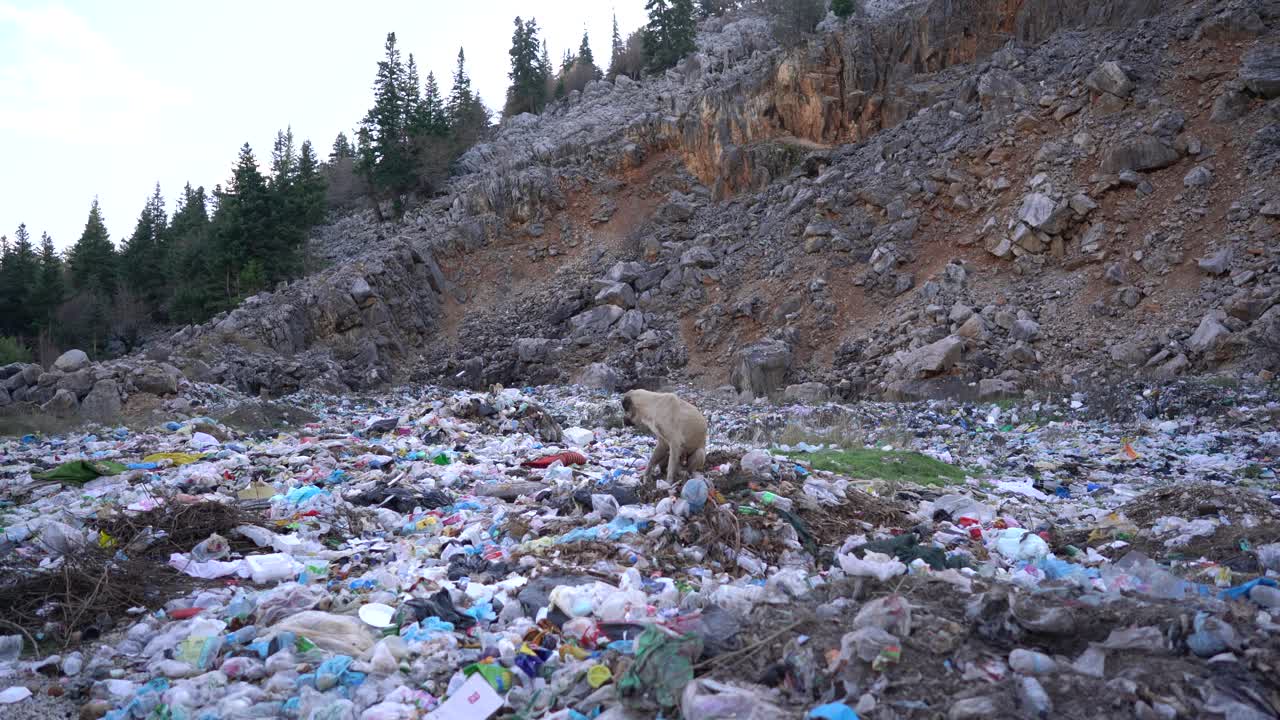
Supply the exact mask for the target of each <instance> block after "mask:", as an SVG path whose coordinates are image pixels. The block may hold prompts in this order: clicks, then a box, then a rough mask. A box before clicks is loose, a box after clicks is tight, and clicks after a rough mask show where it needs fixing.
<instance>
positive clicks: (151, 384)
mask: <svg viewBox="0 0 1280 720" xmlns="http://www.w3.org/2000/svg"><path fill="white" fill-rule="evenodd" d="M178 376H179V373H178V371H177V368H169V367H168V366H164V365H143V366H142V367H140V368H137V369H136V370H134V371H133V373H131V374H130V375H129V381H130V382H132V383H133V386H134V387H135V388H137V390H138V392H144V393H151V394H152V395H173V394H175V393H177V392H178Z"/></svg>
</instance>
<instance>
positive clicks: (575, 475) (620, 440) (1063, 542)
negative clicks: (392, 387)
mask: <svg viewBox="0 0 1280 720" xmlns="http://www.w3.org/2000/svg"><path fill="white" fill-rule="evenodd" d="M1224 392H1227V391H1224ZM1229 394H1230V395H1231V402H1230V404H1229V407H1227V408H1225V409H1223V407H1221V406H1215V408H1214V409H1210V410H1206V411H1205V412H1203V413H1197V411H1196V405H1195V403H1194V402H1192V401H1187V402H1185V403H1183V404H1182V405H1177V406H1176V407H1175V406H1173V405H1166V406H1164V407H1163V408H1152V407H1151V406H1150V403H1148V402H1146V400H1145V399H1144V396H1142V395H1141V394H1137V395H1135V397H1134V402H1133V408H1132V411H1125V412H1120V413H1110V414H1105V413H1102V412H1100V411H1099V409H1097V408H1093V407H1091V406H1090V404H1089V399H1088V398H1087V397H1086V396H1073V397H1070V398H1063V399H1061V400H1059V401H1042V402H1038V403H1031V402H1026V403H1015V404H1008V403H1002V404H989V403H987V404H964V403H955V402H941V401H939V402H926V403H914V404H905V405H903V404H897V405H895V404H876V403H863V404H858V405H835V404H827V405H822V406H816V407H809V406H799V405H795V406H774V405H767V404H763V403H756V404H752V405H733V404H724V403H721V402H719V401H717V400H715V399H714V398H713V397H710V396H703V395H701V394H699V393H697V392H695V391H691V390H690V391H687V392H685V396H686V397H689V398H690V399H693V400H695V401H696V403H697V404H698V405H699V407H701V408H703V410H704V411H705V412H706V414H707V416H708V420H709V423H710V432H709V438H710V445H709V447H708V454H707V462H706V468H705V470H704V471H703V472H697V473H694V474H693V475H692V476H682V477H680V478H679V479H678V481H677V482H676V483H675V484H674V485H668V484H667V482H666V480H665V477H663V478H659V479H656V480H655V479H654V478H653V477H652V476H651V475H647V474H646V472H645V471H646V469H647V468H646V467H645V463H646V461H647V459H648V457H649V454H650V452H651V451H652V449H653V442H654V441H653V439H652V438H649V437H646V436H644V435H642V434H638V433H637V432H635V431H634V430H632V429H631V428H625V427H623V426H622V424H621V423H620V421H619V417H620V410H619V407H618V400H619V396H618V395H610V394H606V393H602V392H599V391H594V392H593V391H587V390H584V389H581V388H574V387H567V388H564V387H559V388H525V389H502V388H494V389H493V390H492V391H490V392H487V393H472V392H459V391H455V390H446V389H441V388H434V387H426V388H415V389H412V390H402V391H399V392H395V393H390V394H386V395H382V396H378V397H370V398H362V399H355V398H334V397H326V396H323V395H320V394H315V393H303V394H299V395H296V396H293V397H290V398H287V399H286V400H285V402H288V403H291V404H292V405H293V406H296V407H298V408H301V409H305V410H306V411H308V413H309V415H308V416H309V417H314V418H316V419H315V421H314V422H307V423H305V424H303V425H295V426H291V425H287V424H285V425H282V426H277V427H275V428H262V429H258V430H256V431H253V432H246V431H244V430H242V429H237V428H235V427H232V426H230V425H224V424H222V423H220V422H219V421H218V420H216V419H214V418H213V417H177V418H174V419H173V420H172V421H170V422H167V423H165V424H163V425H159V426H154V427H144V428H124V427H121V428H102V427H97V428H92V429H89V430H81V431H76V432H69V433H64V434H60V435H36V434H32V435H27V436H23V437H12V438H2V439H0V704H3V705H4V708H0V715H3V716H4V717H37V716H44V715H40V713H52V714H53V715H54V716H56V715H57V714H59V713H61V714H63V715H65V716H75V717H80V718H84V719H86V720H93V719H96V718H106V719H107V720H141V719H142V718H166V719H171V720H179V719H187V718H190V719H192V720H195V719H202V718H220V719H230V718H298V719H304V720H356V719H360V720H409V719H415V718H433V719H439V720H445V719H449V720H462V719H466V720H480V719H482V718H490V717H492V718H521V719H524V720H530V719H533V718H543V719H548V720H550V719H554V720H582V719H584V718H599V719H601V720H620V719H622V718H667V719H669V720H674V719H676V718H686V719H689V720H715V719H719V718H724V719H728V718H758V719H764V718H797V719H800V718H823V719H835V720H851V719H852V720H856V719H857V718H950V719H952V720H960V719H963V718H997V717H1035V718H1048V717H1080V718H1083V717H1090V718H1101V717H1124V718H1131V717H1137V718H1193V717H1194V718H1202V717H1210V718H1268V717H1276V716H1277V713H1278V712H1280V585H1278V583H1277V580H1278V579H1280V483H1277V479H1276V468H1277V458H1278V457H1280V430H1278V429H1277V418H1278V417H1280V405H1278V404H1277V403H1276V401H1275V400H1274V399H1273V397H1271V396H1268V395H1267V394H1266V393H1263V392H1251V391H1248V390H1233V391H1229ZM1175 396H1176V393H1175V391H1174V390H1166V392H1165V397H1166V398H1169V397H1175ZM1162 402H1172V401H1169V400H1167V399H1166V400H1162Z"/></svg>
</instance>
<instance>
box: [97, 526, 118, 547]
mask: <svg viewBox="0 0 1280 720" xmlns="http://www.w3.org/2000/svg"><path fill="white" fill-rule="evenodd" d="M116 544H117V543H116V539H115V538H113V537H111V536H110V535H108V534H106V533H105V532H103V531H101V530H99V531H98V547H100V548H103V549H104V550H105V549H110V548H113V547H115V546H116Z"/></svg>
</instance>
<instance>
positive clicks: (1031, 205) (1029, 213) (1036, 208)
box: [1018, 193, 1054, 228]
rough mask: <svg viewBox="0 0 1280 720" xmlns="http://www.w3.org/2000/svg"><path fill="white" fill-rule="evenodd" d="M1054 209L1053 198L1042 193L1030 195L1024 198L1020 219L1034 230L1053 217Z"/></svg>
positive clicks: (1019, 214) (1019, 210)
mask: <svg viewBox="0 0 1280 720" xmlns="http://www.w3.org/2000/svg"><path fill="white" fill-rule="evenodd" d="M1053 209H1054V202H1053V198H1051V197H1049V196H1048V195H1043V194H1041V193H1029V194H1028V195H1027V196H1026V197H1024V198H1022V207H1020V208H1019V209H1018V219H1019V220H1021V221H1022V222H1024V223H1026V224H1027V225H1030V226H1031V227H1033V228H1039V227H1041V226H1042V225H1044V224H1045V223H1046V222H1048V221H1049V218H1050V217H1052V215H1053Z"/></svg>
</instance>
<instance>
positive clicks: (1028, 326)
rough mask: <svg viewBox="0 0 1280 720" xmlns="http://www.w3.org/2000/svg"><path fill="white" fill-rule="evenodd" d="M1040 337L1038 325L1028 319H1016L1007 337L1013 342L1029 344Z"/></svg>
mask: <svg viewBox="0 0 1280 720" xmlns="http://www.w3.org/2000/svg"><path fill="white" fill-rule="evenodd" d="M1039 336H1040V324H1039V323H1037V322H1036V321H1035V320H1032V319H1030V318H1018V320H1017V321H1015V322H1014V323H1013V327H1012V328H1011V329H1010V330H1009V337H1012V338H1013V339H1014V340H1025V341H1027V342H1031V341H1032V340H1035V339H1036V338H1037V337H1039Z"/></svg>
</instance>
